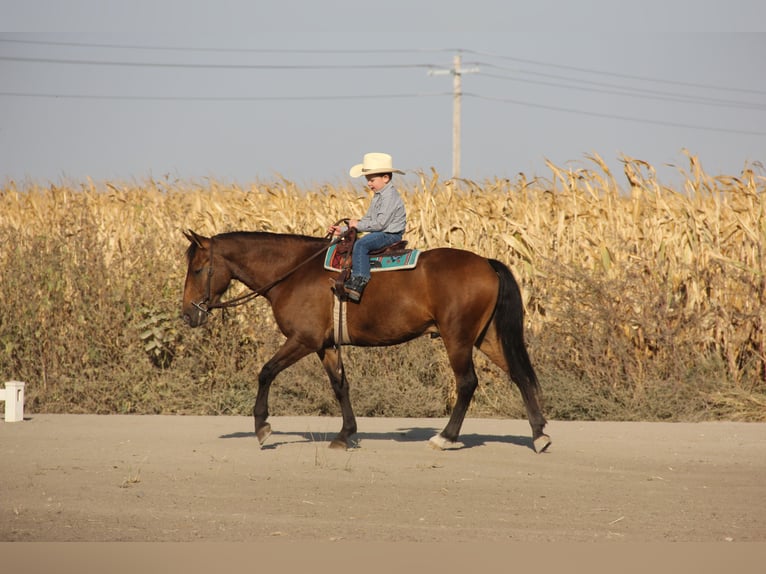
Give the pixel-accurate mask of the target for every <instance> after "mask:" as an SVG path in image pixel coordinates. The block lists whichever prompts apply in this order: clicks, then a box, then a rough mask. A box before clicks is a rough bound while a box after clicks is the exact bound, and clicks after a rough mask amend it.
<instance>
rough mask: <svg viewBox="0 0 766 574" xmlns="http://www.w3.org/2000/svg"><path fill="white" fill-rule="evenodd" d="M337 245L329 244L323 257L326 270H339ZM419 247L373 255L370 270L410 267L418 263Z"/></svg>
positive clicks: (339, 262)
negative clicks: (391, 253) (390, 253)
mask: <svg viewBox="0 0 766 574" xmlns="http://www.w3.org/2000/svg"><path fill="white" fill-rule="evenodd" d="M337 247H338V246H337V245H331V246H330V248H329V249H328V250H327V254H326V255H325V258H324V268H325V269H327V270H328V271H341V270H342V267H341V265H343V255H342V254H340V253H337ZM418 257H420V250H419V249H406V250H404V251H402V252H401V253H396V254H393V255H373V256H371V257H370V271H372V272H373V273H374V272H376V271H398V270H400V269H412V268H413V267H415V265H417V263H418Z"/></svg>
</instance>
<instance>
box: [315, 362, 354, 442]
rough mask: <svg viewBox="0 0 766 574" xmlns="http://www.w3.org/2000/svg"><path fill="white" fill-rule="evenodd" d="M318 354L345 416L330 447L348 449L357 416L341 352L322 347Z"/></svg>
mask: <svg viewBox="0 0 766 574" xmlns="http://www.w3.org/2000/svg"><path fill="white" fill-rule="evenodd" d="M317 354H318V355H319V358H320V359H321V361H322V365H323V366H324V369H325V371H326V372H327V375H328V376H329V377H330V384H331V385H332V390H333V392H334V393H335V398H336V399H337V400H338V404H339V405H340V410H341V414H342V416H343V426H342V427H341V429H340V432H339V433H338V436H336V437H335V438H334V439H333V441H332V442H331V443H330V448H339V449H346V448H348V447H349V441H350V439H351V435H353V434H354V433H356V417H354V410H353V409H352V408H351V399H350V397H349V394H348V381H347V380H346V371H345V369H344V368H343V364H342V363H341V362H340V361H339V354H338V351H336V350H335V349H322V350H321V351H318V352H317Z"/></svg>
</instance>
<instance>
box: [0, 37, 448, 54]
mask: <svg viewBox="0 0 766 574" xmlns="http://www.w3.org/2000/svg"><path fill="white" fill-rule="evenodd" d="M0 42H6V43H13V44H30V45H38V46H67V47H72V48H99V49H103V48H110V49H126V50H156V51H168V52H211V53H226V54H233V53H234V54H236V53H239V54H349V55H356V54H417V53H422V54H433V53H444V52H448V53H450V54H452V53H455V52H460V49H458V48H431V49H429V48H409V49H408V48H376V49H369V48H361V49H334V50H333V49H320V50H315V49H308V48H307V49H300V48H209V47H208V48H200V47H194V46H167V45H151V44H149V45H147V44H144V45H141V44H112V43H94V42H62V41H59V42H54V41H50V40H20V39H15V38H0Z"/></svg>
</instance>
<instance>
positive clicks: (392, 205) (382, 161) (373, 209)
mask: <svg viewBox="0 0 766 574" xmlns="http://www.w3.org/2000/svg"><path fill="white" fill-rule="evenodd" d="M348 173H349V175H350V176H351V177H360V176H362V175H363V176H365V177H366V178H367V188H368V189H369V190H370V191H372V192H373V195H372V201H371V202H370V206H369V208H368V209H367V213H366V214H365V215H364V217H362V218H361V219H351V220H349V222H348V224H349V226H350V227H356V230H357V231H365V232H367V233H365V235H363V236H360V237H359V238H357V240H356V242H355V243H354V251H353V255H352V260H351V277H349V279H348V280H347V281H346V282H345V284H344V287H345V289H346V293H347V294H348V298H349V299H351V300H352V301H354V302H355V303H358V302H359V301H360V300H361V298H362V293H363V292H364V288H365V287H366V286H367V282H368V281H369V280H370V251H375V250H377V249H382V248H383V247H386V246H388V245H391V244H393V243H396V242H397V241H401V239H402V235H403V234H404V229H405V227H406V226H407V212H406V210H405V208H404V202H403V201H402V198H401V196H400V195H399V192H398V191H396V188H395V187H394V185H393V183H392V182H391V180H392V178H393V174H394V173H400V174H402V175H404V172H403V171H400V170H398V169H394V167H393V160H392V159H391V156H390V155H388V154H386V153H367V154H365V155H364V158H363V160H362V163H358V164H356V165H355V166H353V167H352V168H351V169H350V170H349V172H348ZM330 231H331V232H333V233H335V234H338V233H341V232H342V228H341V227H340V226H337V225H333V226H331V227H330Z"/></svg>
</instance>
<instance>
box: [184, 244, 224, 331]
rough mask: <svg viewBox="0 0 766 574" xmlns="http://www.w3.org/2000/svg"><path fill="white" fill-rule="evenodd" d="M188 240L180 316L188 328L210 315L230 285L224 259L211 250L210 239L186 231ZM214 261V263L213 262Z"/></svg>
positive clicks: (198, 323)
mask: <svg viewBox="0 0 766 574" xmlns="http://www.w3.org/2000/svg"><path fill="white" fill-rule="evenodd" d="M184 235H185V236H186V238H187V239H188V240H189V242H190V245H189V249H187V250H186V261H187V263H188V265H189V266H188V269H187V270H186V283H185V284H184V296H183V304H182V306H181V316H182V317H183V320H184V321H185V322H186V323H187V324H188V325H190V326H191V327H199V326H200V325H202V324H203V323H204V322H205V321H207V317H208V315H209V314H210V312H209V310H208V309H209V308H210V307H212V306H213V305H215V304H216V303H218V302H219V301H220V300H221V295H223V293H224V291H226V289H227V288H228V287H229V283H230V282H231V276H230V275H229V272H228V270H227V267H226V264H225V263H224V261H223V259H221V258H220V257H216V255H215V254H214V253H213V243H214V241H213V239H212V238H210V237H203V236H202V235H198V234H197V233H194V232H193V231H191V230H189V231H185V232H184ZM214 262H216V263H217V264H215V265H214Z"/></svg>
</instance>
